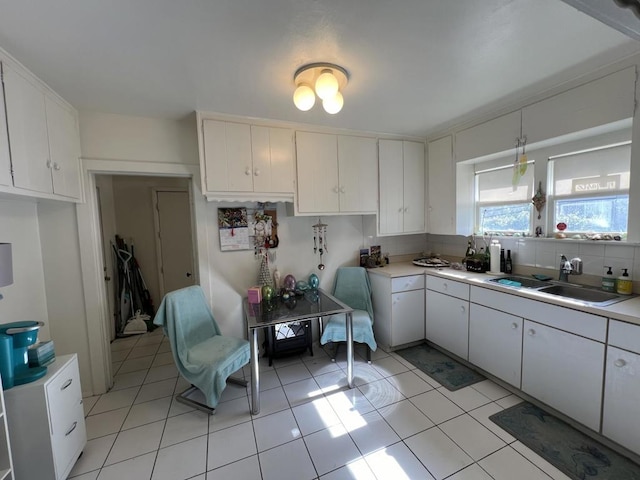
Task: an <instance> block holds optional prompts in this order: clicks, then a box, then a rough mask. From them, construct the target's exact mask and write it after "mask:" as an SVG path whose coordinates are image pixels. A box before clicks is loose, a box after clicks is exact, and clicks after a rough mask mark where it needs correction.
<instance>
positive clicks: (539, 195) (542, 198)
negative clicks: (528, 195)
mask: <svg viewBox="0 0 640 480" xmlns="http://www.w3.org/2000/svg"><path fill="white" fill-rule="evenodd" d="M531 203H533V206H534V207H536V210H537V212H538V220H540V218H541V216H540V212H542V209H543V208H544V204H545V203H547V196H546V195H545V194H544V192H543V191H542V180H541V181H540V182H539V183H538V190H537V191H536V194H535V195H534V196H533V198H532V199H531Z"/></svg>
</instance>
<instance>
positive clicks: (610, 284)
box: [602, 265, 616, 292]
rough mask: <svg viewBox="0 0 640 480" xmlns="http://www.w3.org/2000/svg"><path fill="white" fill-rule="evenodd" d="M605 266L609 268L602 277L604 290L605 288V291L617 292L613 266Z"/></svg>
mask: <svg viewBox="0 0 640 480" xmlns="http://www.w3.org/2000/svg"><path fill="white" fill-rule="evenodd" d="M604 268H608V269H609V270H607V273H605V274H604V275H603V277H602V290H604V291H605V292H615V291H616V279H615V278H613V272H612V271H611V267H608V266H606V265H605V266H604Z"/></svg>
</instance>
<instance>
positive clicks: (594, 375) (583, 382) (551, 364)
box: [522, 320, 604, 431]
mask: <svg viewBox="0 0 640 480" xmlns="http://www.w3.org/2000/svg"><path fill="white" fill-rule="evenodd" d="M603 364H604V344H602V343H600V342H596V341H593V340H590V339H588V338H584V337H581V336H578V335H574V334H571V333H567V332H564V331H562V330H558V329H555V328H552V327H548V326H546V325H542V324H539V323H536V322H531V321H529V320H525V322H524V341H523V349H522V390H523V391H524V392H525V393H527V394H529V395H531V396H532V397H534V398H536V399H538V400H540V401H542V402H544V403H546V404H547V405H549V406H551V407H553V408H555V409H557V410H558V411H560V412H562V413H564V414H565V415H567V416H569V417H571V418H573V419H575V420H577V421H578V422H580V423H582V424H583V425H585V426H587V427H589V428H590V429H592V430H594V431H599V430H600V410H601V407H602V382H603V368H602V367H603Z"/></svg>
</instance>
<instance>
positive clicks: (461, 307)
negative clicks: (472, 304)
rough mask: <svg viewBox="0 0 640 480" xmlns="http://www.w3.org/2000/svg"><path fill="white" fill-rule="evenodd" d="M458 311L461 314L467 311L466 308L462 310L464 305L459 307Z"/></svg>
mask: <svg viewBox="0 0 640 480" xmlns="http://www.w3.org/2000/svg"><path fill="white" fill-rule="evenodd" d="M460 311H461V312H462V313H464V312H466V311H467V309H466V308H464V305H460Z"/></svg>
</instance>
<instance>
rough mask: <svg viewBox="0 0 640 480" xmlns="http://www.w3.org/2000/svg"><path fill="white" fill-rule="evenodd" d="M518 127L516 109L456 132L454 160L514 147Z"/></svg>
mask: <svg viewBox="0 0 640 480" xmlns="http://www.w3.org/2000/svg"><path fill="white" fill-rule="evenodd" d="M520 127H521V111H520V110H518V111H515V112H511V113H508V114H506V115H502V116H501V117H498V118H494V119H493V120H489V121H488V122H484V123H481V124H480V125H476V126H474V127H471V128H467V129H466V130H462V131H460V132H458V133H456V162H463V161H465V160H470V159H472V158H480V157H484V156H485V155H492V154H495V153H499V152H506V151H508V150H510V149H514V148H515V146H516V141H517V139H518V138H519V137H520V133H521V129H520Z"/></svg>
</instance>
